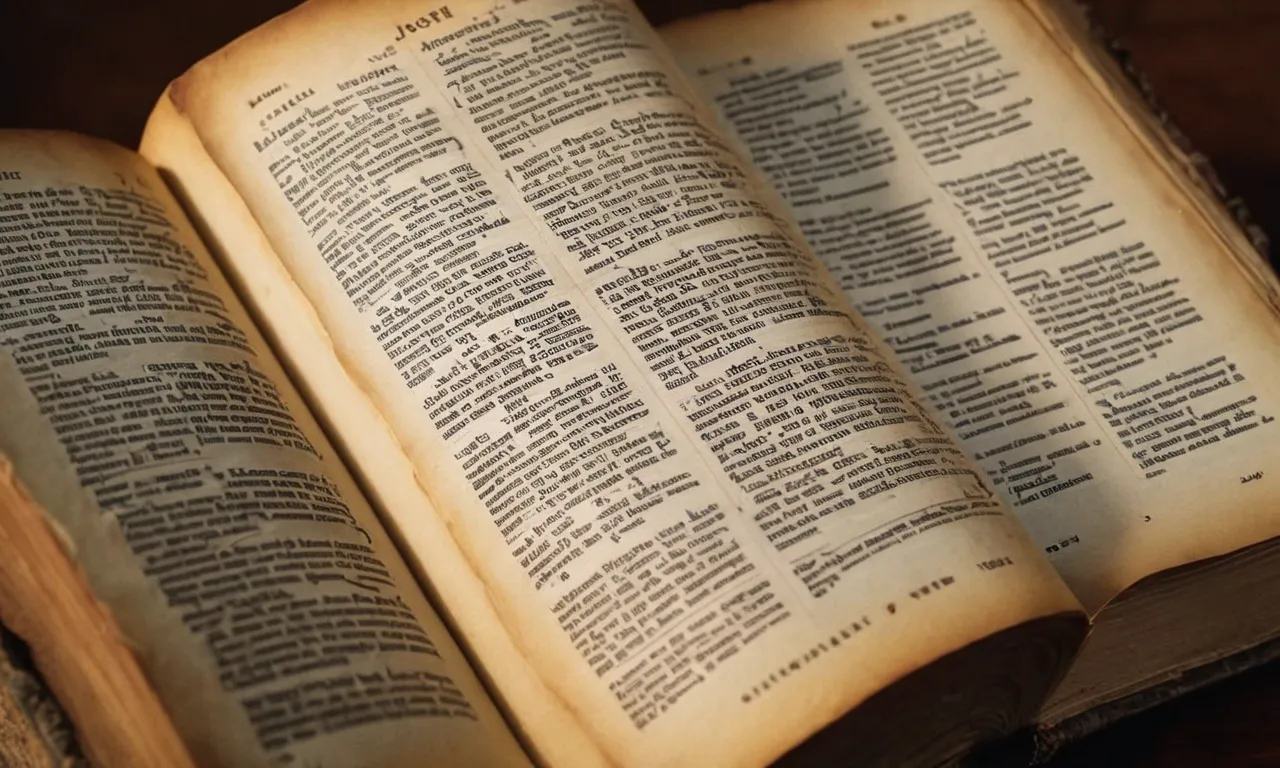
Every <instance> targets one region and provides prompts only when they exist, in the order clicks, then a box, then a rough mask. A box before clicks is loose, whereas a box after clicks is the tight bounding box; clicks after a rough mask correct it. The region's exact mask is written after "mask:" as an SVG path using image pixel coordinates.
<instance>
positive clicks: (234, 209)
mask: <svg viewBox="0 0 1280 768" xmlns="http://www.w3.org/2000/svg"><path fill="white" fill-rule="evenodd" d="M139 151H140V153H141V154H142V156H143V157H145V158H146V159H147V160H149V161H150V162H152V163H153V164H155V165H156V167H157V168H160V169H161V173H162V174H163V176H164V178H165V181H166V182H167V183H168V184H169V187H170V189H172V190H174V193H175V194H176V195H177V196H178V198H179V199H180V200H181V201H182V202H183V204H184V206H185V207H186V209H187V210H188V211H190V212H192V214H193V218H195V219H196V224H197V227H198V228H199V229H200V231H201V236H202V237H203V239H204V241H205V242H206V243H208V244H209V246H210V248H211V249H212V250H213V251H214V254H215V256H216V257H217V258H218V259H219V261H220V264H221V265H222V266H223V269H224V270H225V271H226V273H227V275H228V276H229V277H230V278H231V280H232V282H233V284H234V285H235V286H236V290H237V292H238V293H240V295H242V296H244V297H245V298H246V303H248V304H249V305H250V309H251V311H252V312H253V314H254V317H255V319H256V320H257V322H258V325H259V327H260V328H262V329H263V331H264V332H265V333H266V334H267V336H268V338H269V339H270V340H271V345H272V348H273V349H274V350H276V351H277V353H278V354H279V355H280V356H281V357H282V359H283V360H284V362H285V365H286V367H287V368H288V370H289V372H290V375H291V377H292V378H293V380H294V381H296V382H298V383H299V385H300V386H301V388H302V389H303V392H304V394H305V395H306V397H307V398H308V399H309V400H310V401H311V402H313V403H316V404H318V405H319V406H320V407H321V408H322V409H323V410H324V416H325V421H326V423H327V427H328V431H329V434H331V435H334V436H335V437H336V438H337V440H338V441H340V445H341V448H342V452H343V458H344V459H345V461H346V464H347V466H349V467H351V469H352V470H353V471H354V472H355V473H356V474H357V476H359V477H360V478H362V479H363V480H364V487H365V489H366V490H367V492H368V493H369V494H370V496H371V498H372V500H373V501H375V502H376V504H377V505H378V506H379V507H380V508H381V509H382V510H387V511H393V512H389V513H387V514H385V515H384V516H383V517H384V520H385V521H386V522H387V524H388V525H389V526H391V527H393V529H394V532H395V533H396V534H398V536H399V538H398V543H400V544H402V546H401V549H402V551H404V552H405V553H406V554H405V557H406V559H407V560H408V561H409V563H410V565H411V566H415V567H416V569H417V571H418V573H419V575H420V579H419V581H420V583H422V584H425V585H427V587H428V588H429V589H430V590H431V594H432V597H433V598H435V604H436V605H437V606H439V608H440V610H441V611H442V612H443V613H444V614H445V615H446V617H447V618H448V620H449V621H450V624H451V625H452V626H455V627H458V628H460V629H462V630H463V631H464V632H465V635H466V638H467V643H468V645H469V646H470V648H471V651H472V658H473V660H474V661H475V662H476V663H477V665H478V666H479V668H480V669H481V671H482V674H483V675H484V678H485V679H486V680H488V681H489V682H490V684H492V683H493V681H501V684H500V685H494V686H493V687H492V688H491V690H492V691H494V693H495V694H496V695H498V696H499V697H500V699H499V703H500V704H505V705H506V707H507V708H509V709H510V708H518V710H519V712H520V716H519V718H518V719H513V722H515V723H516V724H517V725H519V726H521V728H522V729H523V730H525V731H526V732H531V733H534V734H539V735H540V736H541V737H542V738H540V739H538V741H537V746H538V752H539V754H540V756H541V757H542V758H543V762H545V763H546V764H549V765H605V764H607V761H606V759H605V757H604V754H603V753H602V752H601V751H600V749H599V747H597V746H596V745H595V743H594V742H593V741H591V739H590V737H589V736H588V734H587V732H586V730H584V729H583V727H582V726H581V724H579V723H578V721H577V720H576V719H575V718H574V716H573V713H572V712H571V711H570V710H569V709H568V708H567V707H566V706H565V705H564V703H563V702H561V701H560V700H559V699H557V698H556V696H555V694H554V692H553V691H552V690H551V689H549V688H547V687H546V686H545V685H544V684H543V683H542V678H540V677H539V676H538V674H537V673H536V672H535V671H534V670H533V669H532V668H531V667H530V666H529V663H528V661H527V660H526V659H525V658H524V656H523V655H521V653H520V650H519V647H518V646H517V645H516V642H515V638H514V637H512V636H511V635H510V634H509V632H508V630H507V629H506V627H504V626H503V624H502V622H501V620H500V617H499V616H498V613H497V610H496V608H495V606H494V603H493V600H492V599H491V597H490V595H489V593H488V591H487V589H486V587H485V585H484V583H483V582H482V581H480V579H479V577H478V576H477V575H476V573H475V572H474V571H473V570H472V568H471V566H470V565H469V564H468V563H467V560H466V558H465V557H464V555H463V553H462V551H461V550H460V549H459V548H458V545H457V543H456V542H455V541H454V539H453V537H452V536H451V535H450V533H449V529H448V527H447V526H446V525H445V521H444V520H443V518H441V517H440V516H439V514H437V513H436V512H435V508H434V507H433V506H432V502H431V498H430V496H429V495H428V493H427V490H426V489H425V488H423V486H422V484H421V483H420V482H419V481H418V476H417V473H416V471H415V469H414V466H413V464H412V463H410V461H409V459H408V457H407V456H405V454H404V452H403V451H402V449H401V448H400V444H399V442H398V440H397V438H396V435H395V433H394V431H393V430H392V428H391V425H390V424H388V423H387V421H386V417H385V416H384V415H383V413H382V412H381V411H380V410H378V408H377V406H376V405H375V403H374V401H373V400H372V398H371V394H370V392H369V390H368V386H369V385H368V382H367V381H365V379H364V377H363V376H362V375H361V372H360V369H359V368H356V367H354V366H349V365H345V364H344V362H343V360H342V359H341V358H339V356H338V354H337V351H336V350H335V349H334V346H333V341H332V339H330V338H329V334H328V332H327V331H326V330H325V329H324V326H323V325H321V323H320V318H319V317H318V316H317V315H316V311H315V309H314V307H312V305H311V303H310V302H309V301H308V299H307V297H306V296H305V295H304V294H303V293H302V290H301V288H299V287H298V284H297V283H295V282H294V281H293V278H292V277H290V275H289V273H288V272H287V271H286V270H285V267H284V264H283V263H282V262H281V261H280V258H279V257H278V256H277V255H276V254H275V251H273V250H272V248H271V244H270V243H269V242H267V239H266V235H264V234H263V232H262V230H261V229H260V228H259V227H258V224H257V222H256V221H254V219H253V216H252V214H250V213H249V211H248V209H247V208H245V205H244V201H243V200H241V199H240V196H239V195H238V194H237V193H236V191H235V188H234V187H232V186H231V184H230V183H229V182H228V181H227V179H226V177H225V176H223V175H222V173H221V172H220V171H219V170H218V167H217V166H216V165H214V163H213V160H212V159H210V158H209V156H208V155H207V154H205V152H204V147H203V146H202V145H201V144H200V140H199V138H198V137H197V136H196V135H195V132H194V130H193V129H192V128H191V124H190V123H188V122H187V121H186V119H185V118H183V117H182V115H180V114H178V111H177V110H176V109H175V108H174V107H173V102H172V101H170V100H169V98H168V97H167V96H166V97H165V98H163V99H161V100H160V102H159V103H158V104H157V105H156V108H155V110H154V111H153V112H152V114H151V117H150V119H149V120H148V121H147V128H146V131H145V133H144V136H143V141H142V146H141V147H140V149H139Z"/></svg>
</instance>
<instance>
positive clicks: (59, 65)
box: [0, 0, 1280, 768]
mask: <svg viewBox="0 0 1280 768" xmlns="http://www.w3.org/2000/svg"><path fill="white" fill-rule="evenodd" d="M639 3H640V6H641V7H642V8H644V9H645V11H646V13H647V14H648V15H649V17H650V19H651V20H652V21H653V22H654V23H655V24H656V23H661V22H663V21H667V20H669V19H672V18H675V17H677V16H681V15H690V14H692V13H694V12H696V11H698V10H703V9H708V8H712V7H718V6H728V5H737V4H739V3H735V2H733V1H732V0H683V1H680V0H639ZM293 4H294V3H293V2H290V1H289V0H221V2H219V1H218V0H179V1H178V2H174V1H173V0H124V1H123V2H105V1H104V0H43V1H42V0H26V1H25V2H24V1H23V0H0V127H27V128H63V129H68V130H74V131H81V132H84V133H90V134H93V135H96V136H102V137H106V138H110V139H113V140H115V141H116V142H119V143H121V144H124V145H125V146H130V147H133V146H136V145H137V142H138V138H139V137H140V135H141V132H142V126H143V123H144V121H145V120H146V117H147V114H148V112H149V111H150V109H151V105H152V104H153V103H154V102H155V100H156V98H157V97H158V96H159V94H160V91H161V90H162V89H163V88H164V86H165V85H166V84H167V83H168V82H169V81H170V80H172V79H173V78H175V77H177V76H178V75H180V74H181V73H182V71H183V70H184V69H185V68H186V67H187V66H188V65H190V64H191V63H192V62H194V61H196V60H197V59H199V58H201V57H203V56H204V55H206V54H208V53H211V52H213V51H214V50H216V49H217V48H219V47H220V46H222V45H223V44H224V43H226V42H227V41H229V40H231V39H232V38H234V37H235V36H236V35H237V34H239V33H241V32H243V31H245V30H248V29H250V28H252V27H254V26H256V25H258V24H260V23H262V22H263V21H266V20H267V19H268V18H270V17H272V16H274V15H276V14H278V13H280V12H281V11H284V10H286V9H287V8H289V7H290V6H292V5H293ZM1091 5H1092V8H1093V12H1094V16H1095V18H1096V19H1097V20H1098V21H1099V22H1101V24H1102V25H1103V26H1104V27H1105V28H1106V29H1107V30H1108V31H1109V32H1110V33H1111V34H1112V35H1114V36H1115V37H1116V38H1118V40H1119V41H1120V42H1121V43H1122V44H1123V45H1124V46H1125V47H1126V48H1127V49H1128V50H1129V51H1130V52H1131V53H1132V55H1133V59H1134V61H1135V62H1136V64H1137V65H1138V66H1139V67H1140V68H1141V69H1143V70H1144V71H1145V72H1146V73H1147V75H1148V77H1149V78H1150V80H1151V83H1152V84H1153V85H1154V87H1155V91H1156V94H1157V96H1158V98H1159V100H1160V102H1161V103H1162V105H1163V106H1164V107H1165V108H1166V109H1167V110H1168V112H1169V113H1170V114H1171V115H1172V117H1173V119H1174V121H1175V122H1176V123H1177V124H1178V125H1179V126H1180V127H1181V128H1182V129H1183V130H1184V131H1185V132H1186V133H1187V134H1188V136H1190V138H1191V140H1192V142H1193V143H1194V144H1195V145H1196V146H1197V147H1198V148H1199V149H1200V150H1201V151H1203V152H1204V153H1205V154H1207V155H1208V156H1209V157H1210V158H1211V159H1212V160H1213V163H1214V165H1215V167H1216V168H1217V170H1218V172H1219V175H1220V176H1221V177H1222V179H1223V181H1224V182H1225V183H1226V185H1227V187H1228V188H1229V189H1230V190H1231V191H1232V192H1234V193H1235V194H1237V195H1239V196H1241V197H1242V198H1244V200H1245V202H1246V203H1247V204H1248V205H1249V207H1250V209H1251V210H1252V212H1253V214H1254V217H1255V218H1256V220H1257V221H1258V223H1260V224H1261V225H1262V226H1263V227H1264V228H1265V229H1266V230H1267V231H1268V232H1270V233H1271V234H1272V235H1273V237H1280V82H1278V79H1280V0H1093V2H1092V3H1091ZM1278 250H1280V249H1278ZM1051 766H1052V768H1084V766H1089V767H1090V768H1092V767H1093V766H1126V767H1132V768H1154V767H1155V766H1196V767H1197V768H1199V767H1200V766H1206V767H1208V766H1215V767H1221V768H1246V767H1247V768H1261V767H1262V766H1280V664H1272V665H1270V666H1268V667H1264V668H1261V669H1258V670H1255V671H1253V672H1251V673H1248V674H1246V675H1243V676H1241V677H1238V678H1236V679H1234V680H1231V681H1228V682H1226V683H1222V684H1219V685H1217V686H1214V687H1211V688H1208V689H1205V690H1203V691H1200V692H1198V693H1196V694H1193V695H1191V696H1187V697H1184V698H1182V699H1180V700H1178V701H1175V702H1173V703H1170V704H1167V705H1165V706H1163V707H1160V708H1158V709H1155V710H1152V711H1149V712H1147V713H1144V714H1141V715H1138V716H1135V717H1132V718H1130V719H1129V720H1126V721H1124V722H1122V723H1119V724H1117V725H1114V726H1112V727H1111V728H1109V729H1108V730H1106V731H1104V732H1102V733H1099V734H1097V735H1095V736H1092V737H1090V738H1089V739H1086V740H1084V741H1082V742H1080V743H1079V744H1076V745H1074V746H1073V747H1071V748H1069V749H1068V750H1065V751H1064V752H1063V753H1062V754H1061V755H1060V756H1059V757H1058V758H1056V759H1055V760H1054V761H1053V762H1052V764H1051Z"/></svg>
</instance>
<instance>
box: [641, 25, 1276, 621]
mask: <svg viewBox="0 0 1280 768" xmlns="http://www.w3.org/2000/svg"><path fill="white" fill-rule="evenodd" d="M665 35H666V39H667V41H668V42H669V44H670V45H671V46H672V47H673V49H674V50H675V52H676V53H677V56H678V57H679V58H680V60H681V62H682V64H683V65H684V67H685V70H686V72H688V73H689V74H690V76H691V77H692V78H693V80H694V81H695V83H696V84H697V87H698V88H699V90H700V91H701V92H702V93H703V94H704V96H705V97H706V99H707V101H708V102H709V103H712V104H714V105H715V110H716V112H717V114H718V116H719V118H720V119H721V121H722V122H723V124H724V125H725V126H727V127H728V128H730V129H731V131H732V132H733V134H734V136H735V140H736V141H737V142H738V143H739V144H740V145H741V146H742V147H743V151H744V152H745V153H746V154H748V155H749V156H750V157H751V158H752V161H753V162H754V163H755V164H756V165H758V166H759V167H760V168H761V169H763V170H764V172H765V173H766V174H767V175H768V177H769V178H770V179H771V181H772V182H773V183H774V184H775V186H776V187H777V189H778V190H779V192H780V193H781V194H782V195H783V196H784V197H785V198H786V199H787V202H788V204H789V206H790V210H791V212H792V214H793V215H794V217H795V218H796V220H797V221H798V223H799V226H800V228H801V229H802V231H803V232H804V234H805V237H806V238H807V239H808V241H809V242H810V243H811V244H812V246H813V248H814V250H815V251H816V252H817V253H818V255H819V256H820V257H821V258H822V259H823V260H824V261H825V263H826V264H827V265H828V267H829V268H830V269H831V271H832V272H833V274H834V275H835V276H836V278H837V279H838V280H839V281H840V283H841V285H842V287H843V288H844V290H845V292H846V294H847V295H848V296H849V298H850V300H851V301H852V302H853V304H854V305H855V306H856V307H857V309H858V310H859V311H860V312H861V313H862V315H863V316H864V317H865V318H866V319H867V321H868V322H869V323H871V325H872V326H873V327H874V328H875V329H876V331H877V332H878V333H879V334H880V335H881V336H882V337H883V338H884V339H885V340H886V341H887V342H888V343H889V345H890V346H891V347H892V348H893V350H894V352H895V353H896V355H897V357H898V359H899V360H900V361H901V362H902V364H903V365H904V367H905V368H906V369H907V370H908V372H909V373H910V375H911V377H912V378H913V380H914V381H915V382H916V383H918V384H919V385H920V386H921V387H922V388H923V389H924V390H925V391H926V392H927V393H928V397H929V401H930V403H931V404H932V405H933V407H934V408H935V409H936V410H937V411H938V412H939V413H940V414H941V416H942V418H943V420H944V421H945V422H946V425H947V426H948V427H949V429H950V430H951V431H952V432H953V434H955V435H957V436H958V437H959V438H960V440H961V441H962V442H963V444H964V446H965V448H966V450H967V451H968V452H969V453H970V455H971V456H972V457H973V458H974V459H975V460H976V461H977V463H978V464H979V465H980V466H981V467H982V468H983V469H984V470H985V471H986V473H987V474H988V476H989V477H990V478H991V480H992V481H993V482H994V483H995V485H996V487H997V488H998V489H999V490H1000V492H1001V494H1002V496H1003V497H1004V498H1005V499H1006V500H1007V501H1008V502H1009V503H1010V504H1011V505H1012V506H1013V507H1014V508H1015V509H1016V510H1017V511H1018V513H1019V515H1020V517H1021V519H1022V520H1023V522H1024V524H1025V525H1026V526H1027V528H1028V529H1029V530H1030V531H1031V532H1032V534H1033V535H1034V536H1035V538H1036V540H1037V541H1038V542H1039V543H1040V545H1041V546H1042V547H1044V549H1045V551H1046V552H1047V553H1048V554H1049V557H1050V559H1051V560H1052V561H1053V563H1054V565H1055V566H1057V567H1058V569H1059V571H1060V572H1061V573H1062V574H1063V576H1064V577H1065V578H1066V580H1067V582H1068V583H1069V584H1070V585H1071V586H1072V588H1073V589H1074V590H1075V592H1076V594H1077V595H1079V596H1080V598H1081V600H1082V601H1083V602H1084V604H1085V605H1086V606H1087V607H1089V608H1090V609H1096V608H1098V607H1100V606H1101V605H1102V604H1103V603H1104V602H1105V601H1106V600H1108V599H1110V598H1111V597H1113V596H1114V595H1115V594H1116V593H1117V592H1118V591H1120V590H1121V589H1123V588H1124V587H1126V586H1128V585H1129V584H1131V583H1133V582H1134V581H1136V580H1137V579H1139V578H1141V577H1142V576H1145V575H1147V574H1149V573H1152V572H1154V571H1158V570H1162V569H1165V568H1169V567H1172V566H1175V565H1178V564H1181V563H1185V562H1189V561H1192V560H1196V559H1200V558H1204V557H1209V556H1212V555H1217V554H1222V553H1224V552H1227V551H1230V550H1233V549H1236V548H1239V547H1241V546H1244V545H1247V544H1250V543H1253V542H1257V541H1261V540H1264V539H1266V538H1269V537H1272V536H1275V535H1277V534H1280V519H1277V518H1276V517H1275V516H1274V515H1273V514H1271V505H1272V504H1273V503H1274V500H1275V498H1276V494H1277V485H1276V484H1277V483H1280V476H1276V475H1275V474H1274V473H1273V472H1272V469H1271V468H1273V467H1274V466H1275V464H1276V461H1277V460H1280V442H1278V441H1277V439H1276V431H1275V430H1276V427H1275V426H1274V425H1273V423H1272V422H1273V421H1274V418H1275V415H1276V413H1277V412H1278V411H1280V389H1278V388H1280V368H1278V367H1277V366H1278V365H1280V361H1278V360H1277V357H1276V355H1274V354H1273V352H1274V350H1275V349H1276V348H1277V346H1276V343H1277V336H1278V333H1280V325H1278V324H1277V322H1276V320H1277V318H1276V314H1275V311H1274V309H1273V308H1272V306H1271V305H1270V304H1269V302H1268V296H1269V294H1270V292H1271V291H1272V290H1273V289H1272V288H1271V283H1267V282H1266V281H1259V280H1257V279H1256V278H1255V277H1254V275H1253V271H1254V270H1253V265H1252V264H1249V263H1242V262H1241V261H1240V260H1238V259H1236V258H1235V257H1233V256H1232V251H1231V250H1230V248H1229V245H1230V244H1229V243H1227V242H1225V241H1224V240H1222V239H1219V236H1218V234H1217V230H1216V229H1215V228H1214V227H1213V226H1212V223H1211V222H1209V221H1207V220H1206V218H1205V216H1204V215H1203V214H1202V213H1201V211H1202V210H1203V208H1201V207H1197V205H1195V204H1194V203H1193V202H1192V201H1190V200H1188V199H1187V198H1186V197H1185V196H1184V193H1183V192H1182V191H1181V189H1182V187H1181V186H1180V181H1179V180H1178V179H1176V178H1174V177H1173V176H1171V175H1170V173H1169V166H1168V164H1167V163H1158V162H1155V160H1154V159H1153V157H1152V156H1151V155H1150V154H1149V147H1148V145H1146V144H1143V143H1142V142H1140V141H1139V140H1138V139H1137V138H1135V136H1134V135H1133V134H1132V133H1131V132H1130V130H1129V128H1128V124H1127V123H1126V122H1125V121H1124V120H1122V119H1121V116H1120V115H1118V114H1116V112H1115V111H1114V109H1113V104H1114V103H1115V102H1111V101H1106V100H1104V99H1103V98H1102V97H1101V96H1100V95H1099V94H1098V93H1097V92H1096V91H1095V90H1094V87H1093V85H1092V84H1091V82H1090V81H1089V80H1088V78H1087V77H1086V76H1085V74H1084V73H1083V72H1082V71H1081V70H1079V69H1077V67H1076V65H1075V63H1074V61H1073V59H1071V58H1070V57H1069V56H1068V55H1067V53H1065V52H1064V51H1063V49H1062V48H1060V47H1059V45H1058V43H1057V42H1056V41H1055V40H1054V39H1053V38H1051V37H1050V36H1049V35H1048V34H1047V33H1046V31H1045V29H1044V28H1043V27H1042V26H1041V24H1040V23H1039V21H1038V17H1037V16H1035V15H1033V14H1032V13H1031V12H1029V11H1028V9H1027V7H1025V6H1024V5H1022V4H1019V3H1011V2H1004V1H1003V0H939V1H937V2H935V1H934V0H929V2H879V1H876V0H867V1H865V2H858V3H853V4H850V3H838V2H834V1H827V0H806V1H805V2H796V3H789V4H775V5H761V6H753V7H751V8H748V9H745V10H742V11H737V12H724V13H720V14H714V15H711V16H708V17H705V18H702V19H698V20H694V21H690V22H685V23H680V24H676V25H674V26H672V27H670V28H668V29H667V30H666V32H665ZM1255 288H1256V289H1257V290H1255Z"/></svg>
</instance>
